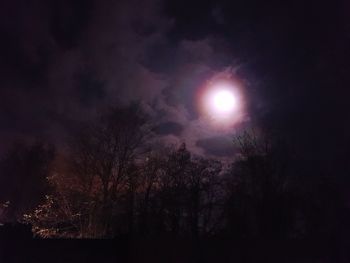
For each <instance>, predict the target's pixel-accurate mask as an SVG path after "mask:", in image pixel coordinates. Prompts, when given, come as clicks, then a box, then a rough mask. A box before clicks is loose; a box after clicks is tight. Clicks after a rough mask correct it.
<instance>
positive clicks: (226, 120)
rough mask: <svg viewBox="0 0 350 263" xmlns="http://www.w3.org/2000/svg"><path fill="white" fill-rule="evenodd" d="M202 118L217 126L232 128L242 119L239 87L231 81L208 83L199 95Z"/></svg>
mask: <svg viewBox="0 0 350 263" xmlns="http://www.w3.org/2000/svg"><path fill="white" fill-rule="evenodd" d="M199 98H200V100H199V105H200V106H199V107H200V111H201V113H202V114H203V116H205V117H207V119H208V120H209V121H210V122H211V123H213V124H217V125H219V126H232V125H234V124H235V123H237V122H239V121H240V120H241V119H242V114H243V101H242V96H241V86H240V85H239V84H237V83H236V82H234V81H231V80H215V81H211V82H209V83H208V84H207V85H206V86H205V87H204V88H203V89H202V90H201V92H200V94H199Z"/></svg>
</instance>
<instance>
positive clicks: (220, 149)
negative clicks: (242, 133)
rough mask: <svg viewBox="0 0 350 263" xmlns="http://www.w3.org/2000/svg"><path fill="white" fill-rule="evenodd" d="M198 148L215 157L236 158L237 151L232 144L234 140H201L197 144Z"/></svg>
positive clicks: (216, 138) (226, 138) (218, 138)
mask: <svg viewBox="0 0 350 263" xmlns="http://www.w3.org/2000/svg"><path fill="white" fill-rule="evenodd" d="M196 144H197V146H198V147H201V148H203V149H204V151H205V154H207V155H208V154H209V155H211V156H215V157H227V156H232V157H233V156H234V154H235V153H236V150H235V148H234V146H233V143H232V138H229V137H223V136H217V137H211V138H206V139H200V140H198V141H197V142H196Z"/></svg>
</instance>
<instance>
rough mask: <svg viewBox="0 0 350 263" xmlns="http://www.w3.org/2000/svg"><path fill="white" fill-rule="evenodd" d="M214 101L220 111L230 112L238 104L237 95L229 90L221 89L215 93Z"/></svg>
mask: <svg viewBox="0 0 350 263" xmlns="http://www.w3.org/2000/svg"><path fill="white" fill-rule="evenodd" d="M213 103H214V106H215V109H216V110H217V111H218V112H230V111H232V110H233V109H234V107H235V104H236V97H235V96H234V95H233V93H232V92H230V91H229V90H219V91H217V92H215V94H214V95H213Z"/></svg>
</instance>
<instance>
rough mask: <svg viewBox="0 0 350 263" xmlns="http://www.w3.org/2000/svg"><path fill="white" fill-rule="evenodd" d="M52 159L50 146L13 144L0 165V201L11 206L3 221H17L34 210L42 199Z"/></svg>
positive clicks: (52, 151)
mask: <svg viewBox="0 0 350 263" xmlns="http://www.w3.org/2000/svg"><path fill="white" fill-rule="evenodd" d="M53 158H54V148H53V146H52V145H47V144H44V143H40V142H36V143H15V144H14V145H13V147H12V148H11V149H10V150H9V152H8V153H7V154H6V155H5V156H4V157H3V158H2V160H1V161H0V175H1V176H0V185H1V190H0V200H1V201H2V202H7V201H8V202H9V203H10V204H11V205H10V206H9V207H8V209H7V212H6V218H3V219H2V220H4V221H13V220H18V219H21V217H22V215H23V213H25V212H27V211H29V210H30V209H32V208H33V207H35V206H36V205H37V204H38V203H39V202H40V201H41V199H42V198H43V197H44V195H45V193H46V191H47V190H48V189H47V184H46V177H47V176H48V175H49V169H50V165H51V162H52V160H53Z"/></svg>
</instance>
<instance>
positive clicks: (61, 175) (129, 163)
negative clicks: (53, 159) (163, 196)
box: [26, 105, 147, 237]
mask: <svg viewBox="0 0 350 263" xmlns="http://www.w3.org/2000/svg"><path fill="white" fill-rule="evenodd" d="M146 135H147V125H146V118H145V116H144V115H143V114H142V112H141V110H140V108H139V107H138V106H137V105H131V106H129V107H127V108H115V109H111V110H109V111H108V112H107V113H106V114H104V115H103V116H101V117H100V118H99V119H98V120H97V121H95V122H91V123H88V124H87V125H85V127H84V128H83V129H81V130H80V131H79V132H78V133H77V134H76V135H75V136H73V138H72V140H71V141H70V143H69V151H68V153H66V155H65V156H64V157H62V158H61V160H60V159H57V163H56V169H55V170H54V171H53V174H52V176H51V177H50V182H51V184H52V186H53V187H54V189H55V192H54V193H53V195H51V196H49V197H48V198H47V202H46V204H43V206H41V207H38V209H37V210H36V211H35V212H34V213H33V214H31V215H27V216H26V219H27V221H28V222H30V223H32V224H33V225H34V227H33V229H34V231H35V232H36V233H37V234H39V235H40V231H39V230H40V228H41V225H42V224H44V225H51V228H52V229H55V231H53V233H56V234H57V235H58V236H70V237H111V236H113V235H115V234H116V232H118V231H120V228H119V227H116V226H117V225H118V224H115V221H116V220H119V219H120V217H121V215H120V213H121V208H122V207H123V202H125V200H126V195H129V196H130V191H134V189H133V187H134V185H133V183H132V181H133V180H134V179H133V178H132V177H133V176H134V173H133V172H130V171H131V170H132V169H133V166H134V163H135V161H136V160H137V157H138V156H139V155H140V154H141V153H142V150H143V149H142V147H143V145H144V139H145V136H146ZM122 213H123V212H122ZM38 214H39V215H40V216H36V215H38ZM54 214H57V216H56V218H57V220H56V222H51V218H52V215H54ZM46 219H47V221H48V222H45V220H46ZM45 228H50V227H48V226H45ZM36 229H39V230H36ZM51 232H52V231H51Z"/></svg>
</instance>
